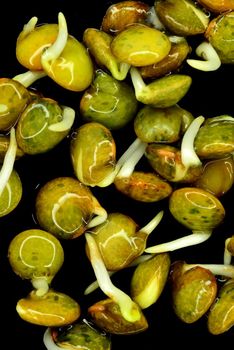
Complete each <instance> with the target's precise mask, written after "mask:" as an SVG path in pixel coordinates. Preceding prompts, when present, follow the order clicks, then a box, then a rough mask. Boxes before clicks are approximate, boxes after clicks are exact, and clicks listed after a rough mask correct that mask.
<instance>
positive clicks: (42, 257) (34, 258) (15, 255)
mask: <svg viewBox="0 0 234 350" xmlns="http://www.w3.org/2000/svg"><path fill="white" fill-rule="evenodd" d="M8 259H9V262H10V265H11V267H12V269H13V271H14V272H15V273H16V274H17V275H19V276H20V277H21V278H22V279H33V278H40V277H43V278H46V280H47V281H48V282H49V283H50V282H51V280H52V279H53V277H54V276H55V275H56V273H57V272H58V271H59V269H60V268H61V266H62V264H63V261H64V252H63V248H62V246H61V244H60V242H59V241H58V240H57V238H56V237H54V236H53V235H52V234H51V233H49V232H46V231H43V230H41V229H30V230H26V231H22V232H20V233H19V234H17V235H16V236H15V237H14V238H13V240H12V241H11V242H10V245H9V248H8Z"/></svg>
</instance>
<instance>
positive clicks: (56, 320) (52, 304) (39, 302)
mask: <svg viewBox="0 0 234 350" xmlns="http://www.w3.org/2000/svg"><path fill="white" fill-rule="evenodd" d="M16 310H17V312H18V314H19V316H20V317H21V318H22V319H23V320H24V321H27V322H29V323H33V324H36V325H40V326H46V327H59V326H65V325H68V324H71V323H73V322H75V321H76V320H77V319H78V318H79V316H80V306H79V304H78V303H77V302H76V301H75V300H74V299H72V298H70V297H69V296H68V295H66V294H63V293H59V292H56V291H54V290H49V291H48V292H47V293H46V294H45V295H44V296H42V297H39V296H37V295H36V293H35V291H32V292H31V293H30V294H29V295H28V296H27V298H23V299H20V300H19V301H18V303H17V306H16Z"/></svg>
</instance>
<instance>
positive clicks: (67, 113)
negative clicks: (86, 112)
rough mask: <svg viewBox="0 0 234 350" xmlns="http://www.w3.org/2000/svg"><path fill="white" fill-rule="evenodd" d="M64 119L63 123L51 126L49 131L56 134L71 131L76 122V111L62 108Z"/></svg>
mask: <svg viewBox="0 0 234 350" xmlns="http://www.w3.org/2000/svg"><path fill="white" fill-rule="evenodd" d="M62 108H63V119H62V121H61V122H58V123H55V124H51V125H49V126H48V129H49V130H51V131H54V132H63V131H67V130H70V129H71V127H72V125H73V123H74V120H75V110H74V109H73V108H71V107H67V106H62Z"/></svg>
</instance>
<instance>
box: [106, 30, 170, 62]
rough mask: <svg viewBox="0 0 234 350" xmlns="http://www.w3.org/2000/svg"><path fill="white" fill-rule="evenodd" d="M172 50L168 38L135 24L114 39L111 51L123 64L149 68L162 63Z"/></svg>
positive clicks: (156, 31) (157, 31)
mask: <svg viewBox="0 0 234 350" xmlns="http://www.w3.org/2000/svg"><path fill="white" fill-rule="evenodd" d="M170 49H171V43H170V41H169V39H168V37H167V36H166V35H165V34H164V33H162V32H160V31H159V30H157V29H154V28H151V27H148V26H146V25H143V24H133V25H131V26H129V27H127V28H126V29H124V30H123V31H121V32H120V33H119V34H118V35H116V37H115V38H114V39H113V41H112V43H111V50H112V52H113V54H114V55H115V56H116V57H117V58H118V60H120V61H121V62H126V63H128V64H130V65H132V66H135V67H139V66H147V65H149V64H153V63H156V62H159V61H161V60H162V59H163V58H164V57H166V56H167V55H168V53H169V51H170Z"/></svg>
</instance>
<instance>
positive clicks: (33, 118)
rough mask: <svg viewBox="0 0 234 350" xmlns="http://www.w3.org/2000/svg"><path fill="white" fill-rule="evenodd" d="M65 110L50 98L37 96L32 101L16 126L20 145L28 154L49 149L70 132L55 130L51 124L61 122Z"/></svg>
mask: <svg viewBox="0 0 234 350" xmlns="http://www.w3.org/2000/svg"><path fill="white" fill-rule="evenodd" d="M62 114H63V112H62V109H61V107H60V106H59V104H58V103H57V102H56V101H54V100H52V99H49V98H39V97H38V98H37V99H36V100H35V101H33V102H32V103H30V104H29V105H28V106H27V108H26V109H25V110H24V112H23V113H22V114H21V116H20V119H19V121H18V123H17V126H16V139H17V144H18V146H19V147H20V148H21V149H22V150H23V151H24V152H25V153H27V154H38V153H44V152H47V151H49V150H50V149H52V148H54V147H55V146H56V145H57V144H58V143H59V142H60V141H62V140H63V139H64V138H65V137H66V136H67V135H68V133H69V131H70V130H69V129H68V130H65V131H60V132H55V131H52V130H50V129H49V126H50V125H52V124H55V123H59V122H61V120H62V119H63V116H62Z"/></svg>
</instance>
